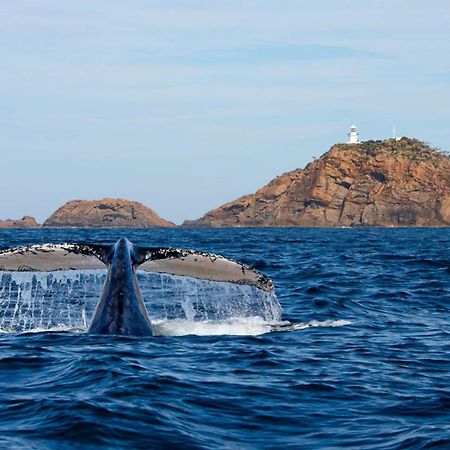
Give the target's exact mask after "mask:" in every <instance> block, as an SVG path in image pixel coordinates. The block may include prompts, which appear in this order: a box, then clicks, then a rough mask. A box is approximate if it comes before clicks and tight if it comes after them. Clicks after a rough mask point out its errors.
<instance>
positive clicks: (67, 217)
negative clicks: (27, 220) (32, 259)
mask: <svg viewBox="0 0 450 450" xmlns="http://www.w3.org/2000/svg"><path fill="white" fill-rule="evenodd" d="M43 226H44V227H124V228H128V227H130V228H132V227H133V228H148V227H173V226H174V224H173V223H172V222H169V221H168V220H164V219H162V218H161V217H159V216H158V214H156V213H155V212H154V211H153V210H151V209H150V208H147V207H146V206H144V205H143V204H141V203H138V202H132V201H130V200H125V199H113V198H104V199H103V200H72V201H70V202H67V203H66V204H65V205H64V206H62V207H61V208H59V209H58V210H57V211H56V212H54V213H53V214H52V215H51V216H50V217H49V218H48V219H47V220H46V221H45V222H44V224H43Z"/></svg>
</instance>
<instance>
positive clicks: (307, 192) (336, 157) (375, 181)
mask: <svg viewBox="0 0 450 450" xmlns="http://www.w3.org/2000/svg"><path fill="white" fill-rule="evenodd" d="M183 226H190V227H239V226H240V227H284V226H305V227H341V226H382V227H395V226H418V227H421V226H450V158H449V157H448V156H447V155H445V154H443V153H442V152H440V151H437V150H434V149H432V148H430V147H429V146H428V145H426V144H425V143H423V142H421V141H419V140H417V139H410V138H402V139H400V140H396V139H389V140H385V141H366V142H362V143H356V144H337V145H334V146H333V147H332V148H331V149H330V150H329V151H328V152H327V153H325V154H324V155H323V156H322V157H321V158H320V159H318V160H316V161H313V162H311V163H309V164H308V165H307V166H306V167H305V168H304V169H297V170H294V171H292V172H288V173H285V174H283V175H281V176H279V177H277V178H275V179H274V180H272V181H271V182H270V183H269V184H268V185H266V186H264V187H263V188H261V189H259V190H258V191H256V193H254V194H251V195H246V196H244V197H241V198H239V199H237V200H234V201H232V202H229V203H226V204H225V205H222V206H221V207H219V208H217V209H214V210H212V211H209V212H208V213H206V214H205V215H204V216H203V217H201V218H200V219H197V220H192V221H189V220H187V221H185V222H184V223H183Z"/></svg>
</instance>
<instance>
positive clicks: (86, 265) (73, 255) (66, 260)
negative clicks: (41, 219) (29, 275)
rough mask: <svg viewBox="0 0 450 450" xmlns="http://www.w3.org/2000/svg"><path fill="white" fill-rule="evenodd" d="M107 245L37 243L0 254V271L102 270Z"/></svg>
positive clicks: (106, 254) (106, 253)
mask: <svg viewBox="0 0 450 450" xmlns="http://www.w3.org/2000/svg"><path fill="white" fill-rule="evenodd" d="M111 248H112V246H110V245H95V244H37V245H28V246H25V247H17V248H12V249H9V250H3V251H0V270H4V271H31V272H53V271H57V270H89V269H105V264H106V263H107V260H108V252H110V251H111Z"/></svg>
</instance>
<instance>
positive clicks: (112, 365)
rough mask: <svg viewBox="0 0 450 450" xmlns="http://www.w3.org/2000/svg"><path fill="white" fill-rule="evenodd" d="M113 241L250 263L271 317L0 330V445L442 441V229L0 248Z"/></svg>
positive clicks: (447, 330) (166, 235)
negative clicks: (146, 331)
mask: <svg viewBox="0 0 450 450" xmlns="http://www.w3.org/2000/svg"><path fill="white" fill-rule="evenodd" d="M122 235H125V236H127V237H128V238H129V239H130V240H131V241H133V242H134V243H137V244H141V245H150V246H177V247H185V248H194V249H198V250H205V251H210V252H216V253H221V254H224V255H226V256H228V257H231V258H234V259H237V260H240V261H243V262H245V263H248V264H250V265H252V266H254V267H256V268H257V269H258V270H261V271H263V272H264V273H266V274H267V275H268V276H270V277H271V278H272V280H273V281H274V283H275V285H276V294H277V299H278V302H279V303H280V304H281V307H282V308H283V311H282V316H281V320H279V321H278V322H279V323H273V324H271V323H268V322H267V317H266V320H263V319H261V320H262V322H261V323H260V322H258V319H257V318H253V319H248V320H246V319H245V320H244V319H242V323H241V322H239V320H237V321H236V320H235V321H234V322H233V323H228V322H227V320H225V321H223V322H220V324H217V323H216V322H214V323H210V322H208V321H205V324H202V323H199V322H198V321H197V322H196V320H195V318H196V317H198V316H194V315H193V317H191V319H192V320H191V322H192V323H188V322H186V323H183V324H182V325H181V328H180V327H178V325H177V324H178V322H177V321H176V320H180V319H175V320H174V321H172V322H170V321H169V324H170V326H172V328H173V327H174V326H175V325H177V326H175V331H173V329H172V328H170V327H169V328H170V329H169V331H168V328H167V326H166V325H167V323H165V325H164V324H163V325H164V326H166V328H164V326H162V328H163V331H161V333H159V334H160V335H159V336H154V337H149V338H144V339H143V338H139V339H138V338H131V337H117V336H101V337H99V336H93V335H89V334H87V333H83V332H80V330H71V329H67V330H65V331H59V332H49V331H46V330H45V329H44V330H41V331H40V332H36V331H39V330H30V331H34V332H27V329H25V328H24V331H25V332H11V331H9V332H3V333H0V448H8V449H11V448H26V449H48V448H50V449H89V448H105V449H106V448H178V447H179V448H184V449H210V448H221V449H222V448H230V449H247V448H248V449H252V448H267V449H275V448H276V449H278V448H288V449H289V448H292V449H296V448H301V449H312V448H321V449H331V448H354V449H379V448H383V449H405V448H411V449H416V448H417V449H425V448H450V320H449V312H450V283H449V281H450V254H449V250H450V229H331V230H328V229H301V228H292V229H219V230H209V229H192V230H190V229H173V230H159V229H154V230H151V229H149V230H100V229H98V230H95V229H91V230H89V229H88V230H86V229H79V230H78V229H70V230H56V229H42V230H40V229H37V230H1V231H0V247H1V248H8V247H13V246H18V245H25V244H31V243H41V242H76V241H91V242H113V241H115V240H116V239H118V238H119V237H120V236H122ZM2 308H3V309H4V311H6V308H7V305H6V303H5V296H3V297H2V299H1V300H0V313H1V310H2ZM15 314H20V310H19V312H17V311H16V313H15ZM88 314H89V311H88ZM262 315H263V314H262ZM5 317H6V316H5ZM186 319H189V318H188V317H187V318H186ZM200 322H201V321H200ZM24 323H25V322H24ZM174 324H175V325H174ZM183 327H184V328H183ZM186 327H188V331H187V332H186ZM189 327H193V328H189ZM202 327H203V328H202ZM205 327H206V328H205ZM208 327H209V328H208ZM258 327H259V328H258ZM261 327H263V328H261ZM264 327H265V328H264ZM164 330H165V331H164ZM180 330H181V331H180ZM183 330H184V331H183ZM189 330H191V331H189ZM192 330H194V331H192ZM255 330H256V331H255ZM4 331H5V330H4ZM81 331H82V330H81Z"/></svg>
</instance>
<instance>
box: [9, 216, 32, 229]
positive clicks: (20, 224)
mask: <svg viewBox="0 0 450 450" xmlns="http://www.w3.org/2000/svg"><path fill="white" fill-rule="evenodd" d="M38 227H40V225H39V224H38V223H37V222H36V220H35V218H34V217H31V216H24V217H22V219H18V220H14V219H7V220H0V228H38Z"/></svg>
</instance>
